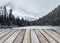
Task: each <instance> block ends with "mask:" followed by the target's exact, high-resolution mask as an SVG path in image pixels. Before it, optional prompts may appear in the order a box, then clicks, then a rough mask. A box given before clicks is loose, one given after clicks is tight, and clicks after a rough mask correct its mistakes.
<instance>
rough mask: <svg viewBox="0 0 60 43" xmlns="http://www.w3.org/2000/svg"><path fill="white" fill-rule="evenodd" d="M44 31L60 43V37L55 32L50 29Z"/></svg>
mask: <svg viewBox="0 0 60 43" xmlns="http://www.w3.org/2000/svg"><path fill="white" fill-rule="evenodd" d="M44 31H45V32H47V33H48V34H49V35H50V36H51V37H52V38H53V39H54V40H55V41H57V43H60V38H58V37H57V36H56V35H55V34H53V33H52V32H51V31H48V30H44Z"/></svg>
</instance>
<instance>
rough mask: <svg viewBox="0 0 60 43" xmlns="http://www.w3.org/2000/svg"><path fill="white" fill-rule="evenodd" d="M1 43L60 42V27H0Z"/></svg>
mask: <svg viewBox="0 0 60 43" xmlns="http://www.w3.org/2000/svg"><path fill="white" fill-rule="evenodd" d="M0 43H60V29H0Z"/></svg>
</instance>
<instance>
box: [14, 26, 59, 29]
mask: <svg viewBox="0 0 60 43" xmlns="http://www.w3.org/2000/svg"><path fill="white" fill-rule="evenodd" d="M13 29H60V26H25V27H16V28H13Z"/></svg>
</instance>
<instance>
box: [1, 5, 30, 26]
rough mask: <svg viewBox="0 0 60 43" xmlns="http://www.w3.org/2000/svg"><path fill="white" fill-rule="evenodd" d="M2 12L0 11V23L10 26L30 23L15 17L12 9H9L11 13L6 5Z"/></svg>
mask: <svg viewBox="0 0 60 43" xmlns="http://www.w3.org/2000/svg"><path fill="white" fill-rule="evenodd" d="M2 11H3V12H2V14H1V11H0V25H8V26H26V25H29V23H28V22H29V21H26V20H24V19H23V18H22V19H19V17H17V18H15V17H14V15H13V14H12V11H13V10H12V9H10V10H9V14H8V12H7V9H6V6H4V7H3V10H2Z"/></svg>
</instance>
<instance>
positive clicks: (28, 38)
mask: <svg viewBox="0 0 60 43" xmlns="http://www.w3.org/2000/svg"><path fill="white" fill-rule="evenodd" d="M23 43H31V32H30V30H29V29H27V30H26V33H25V36H24V40H23Z"/></svg>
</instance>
